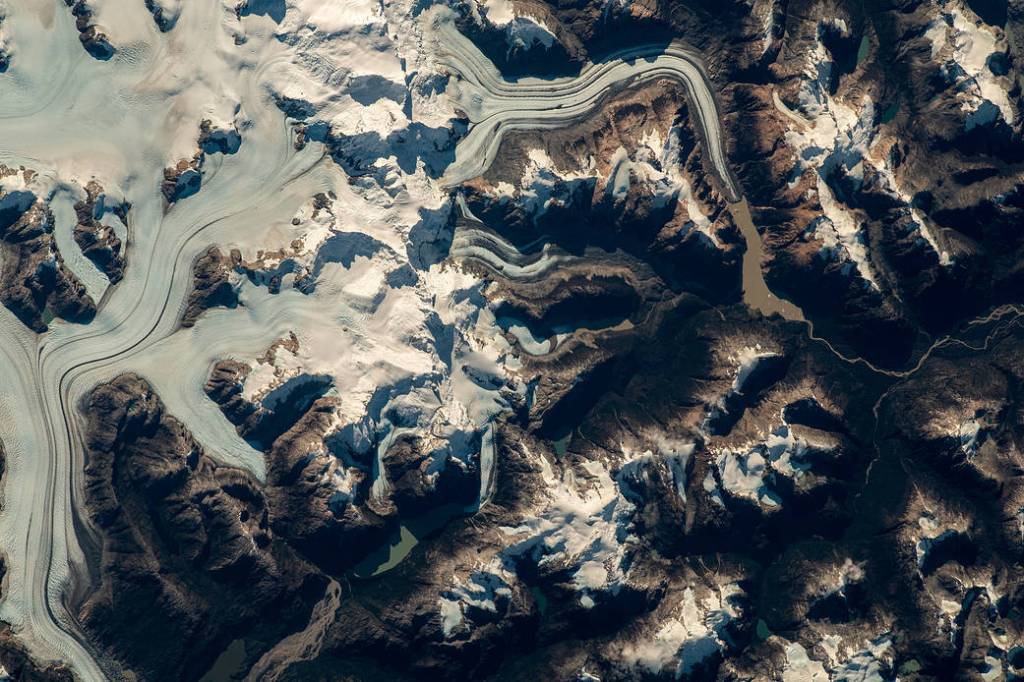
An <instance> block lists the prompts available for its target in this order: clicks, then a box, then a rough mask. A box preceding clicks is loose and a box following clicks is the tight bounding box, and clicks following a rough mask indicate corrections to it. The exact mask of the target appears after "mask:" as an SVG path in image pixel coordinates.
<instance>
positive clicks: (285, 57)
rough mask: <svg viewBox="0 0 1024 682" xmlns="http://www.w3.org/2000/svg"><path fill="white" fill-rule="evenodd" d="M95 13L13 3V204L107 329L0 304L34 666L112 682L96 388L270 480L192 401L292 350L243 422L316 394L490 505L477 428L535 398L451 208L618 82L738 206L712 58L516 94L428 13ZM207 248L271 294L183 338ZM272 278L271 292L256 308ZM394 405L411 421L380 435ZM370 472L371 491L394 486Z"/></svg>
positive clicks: (471, 242) (676, 60)
mask: <svg viewBox="0 0 1024 682" xmlns="http://www.w3.org/2000/svg"><path fill="white" fill-rule="evenodd" d="M87 4H88V7H89V9H90V10H91V14H90V15H89V18H88V21H89V24H90V25H91V26H93V27H95V28H97V29H98V31H99V32H100V33H101V34H102V37H103V40H104V41H105V44H106V47H104V45H103V44H99V45H95V46H93V49H91V50H89V49H86V48H87V47H88V45H84V44H83V41H82V40H81V39H80V34H81V32H80V28H79V27H78V26H76V17H75V16H74V15H73V14H72V12H71V11H70V9H69V8H68V7H67V6H66V5H65V3H64V2H62V1H60V0H5V1H4V3H3V4H0V14H2V15H3V20H2V23H0V44H2V45H3V48H4V50H5V51H6V52H7V53H8V54H9V55H10V66H9V68H8V69H7V70H6V72H3V73H0V164H3V165H4V166H6V167H7V169H9V170H11V171H12V172H11V173H8V174H4V175H3V177H2V179H0V189H2V190H3V195H0V197H8V196H14V195H18V196H26V195H24V194H23V193H26V192H27V193H30V195H31V196H32V197H33V198H34V200H37V201H39V202H41V204H45V205H46V206H48V207H49V209H50V211H52V215H53V233H54V244H55V247H54V248H55V252H54V254H51V256H50V258H51V259H56V258H57V257H58V255H57V254H59V257H60V258H61V259H62V261H63V263H64V266H66V268H67V269H68V270H69V271H70V272H71V273H72V274H73V275H74V276H75V277H76V278H77V279H78V281H80V282H81V283H82V285H83V286H84V288H85V292H86V293H87V295H88V297H89V298H90V299H91V300H92V301H93V302H94V303H95V304H96V313H95V316H94V317H93V318H92V319H91V320H88V321H87V322H83V321H77V322H69V321H65V320H62V319H60V318H59V317H57V318H54V319H48V320H46V322H47V329H46V331H44V332H37V331H34V330H32V329H30V328H29V327H28V326H26V325H25V324H24V323H23V321H21V320H19V319H18V317H17V316H16V315H15V314H14V313H13V312H11V311H10V310H8V309H7V308H3V307H0V376H2V377H3V378H4V379H3V389H2V390H0V440H2V443H3V446H4V450H5V452H6V457H7V472H6V485H5V487H4V490H3V507H2V511H0V549H2V551H3V553H4V555H5V557H6V564H7V568H8V574H7V576H6V585H5V590H4V596H3V600H2V602H0V619H2V620H4V621H6V622H8V623H10V624H11V626H12V627H13V629H14V631H15V633H16V635H17V636H18V637H19V638H20V639H21V640H22V641H23V642H24V643H25V644H26V645H27V646H28V647H29V649H30V651H31V652H32V653H33V654H34V655H35V656H37V657H38V658H39V659H40V660H59V661H64V662H66V663H68V664H69V665H70V666H72V668H73V669H74V672H75V673H76V674H78V675H79V676H80V677H81V678H82V679H83V680H99V679H104V678H105V673H104V670H103V668H102V667H101V665H100V664H99V663H98V662H97V657H96V656H95V655H94V652H92V651H91V650H90V646H89V645H88V644H87V643H86V638H85V637H84V636H83V635H82V634H81V633H80V632H79V631H78V629H77V626H76V623H75V622H74V620H73V619H72V618H71V617H70V616H69V615H68V612H67V610H66V608H65V604H66V603H67V602H68V600H69V599H70V598H72V596H73V595H74V591H75V590H76V589H82V586H83V585H87V584H88V575H87V566H86V562H85V556H84V551H83V549H82V548H83V546H85V544H86V543H85V540H86V539H87V536H88V534H89V533H90V528H89V521H88V519H87V518H86V516H85V515H84V514H82V513H81V512H80V509H79V508H78V505H79V504H80V500H81V499H82V496H83V492H82V483H83V481H82V478H83V476H82V462H83V459H82V458H83V443H82V430H83V419H82V416H81V414H80V411H79V406H80V404H81V402H82V400H83V398H84V397H85V396H86V395H87V394H88V393H89V391H90V390H91V389H92V388H93V387H94V386H95V385H97V384H98V383H100V382H103V381H106V380H109V379H111V378H113V377H115V376H117V375H119V374H121V373H125V372H135V373H137V374H139V375H140V376H142V377H143V378H145V379H146V380H147V381H148V382H149V383H150V384H151V385H152V387H153V389H154V390H155V391H156V392H157V393H158V395H159V396H160V398H161V399H162V400H163V401H164V403H165V404H166V406H167V409H168V411H169V412H170V413H171V414H173V415H175V416H176V417H177V418H178V419H180V420H181V421H182V422H183V423H184V424H185V425H186V426H187V427H188V429H189V430H190V431H191V432H192V433H193V434H194V435H195V437H196V439H197V440H198V441H199V442H200V443H202V444H203V445H204V447H205V448H206V450H207V452H208V453H210V454H211V455H212V456H214V457H216V458H218V459H219V460H220V461H222V462H223V463H225V464H229V465H232V466H237V467H241V468H244V469H246V470H248V471H250V472H252V473H253V474H254V475H256V476H257V477H261V476H263V475H264V463H263V459H262V454H261V453H260V452H258V451H257V450H255V449H254V448H253V446H252V445H251V444H249V443H248V442H247V441H246V440H244V439H243V438H242V437H240V436H239V435H238V434H237V433H236V431H235V428H234V426H233V425H232V424H231V423H230V422H229V421H228V420H227V419H226V418H225V417H224V415H223V414H222V413H221V411H220V409H219V408H218V406H217V405H216V404H215V403H214V402H213V401H211V400H210V399H208V398H207V397H206V395H205V394H204V391H203V387H204V384H205V382H206V380H207V377H208V376H209V372H210V369H211V367H212V365H213V364H214V363H215V362H218V361H220V360H224V359H235V360H238V361H241V362H244V363H248V364H250V365H254V364H255V363H256V359H257V358H260V357H262V356H263V355H264V354H265V353H266V352H267V349H268V348H270V347H271V346H272V344H274V343H275V341H278V340H279V339H282V338H286V337H288V336H289V334H294V336H295V338H296V339H297V346H298V350H297V351H295V352H293V353H278V354H277V355H276V356H275V359H274V360H273V361H272V362H270V363H264V365H263V366H261V369H260V371H254V372H253V373H252V374H251V375H250V376H249V378H248V379H247V385H246V388H245V390H246V391H247V394H248V395H249V396H250V397H252V398H253V399H254V400H260V399H262V398H264V397H267V396H269V395H271V394H272V392H273V390H274V389H275V388H277V387H279V386H280V385H282V384H283V383H284V382H287V381H291V380H295V379H300V378H301V377H304V376H327V377H330V380H331V383H332V385H333V386H334V387H335V388H334V389H332V390H334V391H335V392H336V394H337V398H338V401H339V402H338V404H339V407H338V410H337V414H336V415H335V420H336V424H337V429H338V430H339V431H344V432H345V433H347V434H350V437H351V438H352V439H353V441H354V442H357V443H362V444H364V445H366V444H370V443H380V445H378V446H377V449H378V456H379V454H380V453H382V452H383V450H384V449H385V448H386V444H387V443H388V442H389V440H390V438H393V437H394V436H395V435H396V434H398V433H400V432H401V430H402V429H418V430H420V431H422V432H428V433H430V434H432V435H433V436H436V437H437V438H439V439H441V440H444V439H449V440H450V441H451V442H453V443H456V442H457V443H462V442H478V443H482V445H481V446H479V447H482V448H483V449H484V450H487V451H486V452H482V453H463V454H465V456H470V455H473V456H477V455H478V454H479V457H480V461H481V467H480V468H481V471H482V474H481V479H482V480H481V491H480V504H484V503H486V499H487V495H488V494H489V485H490V469H491V467H492V465H493V456H494V454H493V444H492V439H491V437H490V435H489V434H490V431H489V426H488V425H489V423H490V422H491V420H492V419H494V417H495V416H496V415H498V414H500V413H502V412H503V411H505V410H508V409H510V407H509V403H508V396H507V394H506V393H503V392H502V391H501V390H499V388H501V387H508V386H511V387H512V389H511V390H512V391H513V392H516V391H518V392H522V391H523V390H524V387H523V386H522V385H521V382H519V380H518V379H517V377H516V373H515V368H516V361H515V358H514V356H513V353H512V349H511V347H510V346H509V344H508V342H507V341H506V340H505V338H504V337H503V335H502V334H501V333H499V331H498V328H497V326H496V319H495V315H494V313H493V312H492V311H491V310H490V309H489V308H488V307H487V304H486V301H485V300H484V298H483V297H482V295H481V291H482V289H483V287H484V286H485V283H484V282H483V281H481V280H480V279H479V278H478V277H477V276H474V275H471V274H468V273H467V272H464V271H462V270H461V269H459V268H457V267H452V265H451V262H450V253H449V247H450V245H451V244H452V243H453V242H452V237H451V235H450V234H447V236H446V233H447V232H448V231H450V230H451V229H452V228H451V225H452V224H453V223H454V222H455V221H454V220H451V218H452V217H453V215H452V212H453V211H459V210H460V209H459V208H458V206H457V198H458V185H459V184H460V183H462V182H464V181H466V180H468V179H471V178H473V177H475V176H478V175H480V174H481V173H482V172H483V171H485V170H486V168H487V166H488V165H489V164H490V163H491V162H492V161H493V159H494V157H495V155H496V153H497V149H498V145H499V143H500V140H501V137H502V135H503V134H505V133H506V132H508V131H513V130H523V129H546V128H553V127H559V126H566V125H569V124H571V123H573V122H574V121H578V120H579V119H580V118H581V117H584V116H586V115H587V114H588V112H590V111H592V110H593V109H594V108H595V107H596V106H598V105H599V103H600V102H601V101H602V98H605V97H607V96H608V95H609V94H610V93H613V92H615V91H616V90H617V89H620V88H622V87H624V86H625V85H626V84H630V83H635V82H637V81H638V80H639V81H641V82H642V81H643V80H644V79H655V78H665V77H670V78H674V79H677V80H679V81H680V82H682V83H683V84H684V85H685V87H686V89H687V91H688V92H689V95H690V98H691V100H692V104H693V105H694V106H693V107H692V110H693V111H694V112H695V116H696V118H697V119H698V120H699V127H700V130H701V132H702V137H703V138H704V140H705V141H706V144H707V146H708V149H709V152H710V153H709V156H710V159H711V161H712V163H713V164H714V165H715V167H716V169H717V170H718V173H719V175H720V177H721V178H722V180H723V185H724V186H725V187H726V188H727V190H726V191H727V193H729V194H731V196H730V197H729V198H730V199H731V200H738V199H739V191H738V189H737V188H736V185H735V182H734V181H733V180H732V175H731V173H730V172H729V170H728V168H727V167H726V164H725V154H724V151H723V144H722V141H721V133H720V129H719V124H718V113H717V110H716V105H715V102H714V99H713V98H712V96H711V92H710V90H709V87H708V84H707V80H706V76H705V75H704V73H703V70H702V67H701V61H700V57H699V55H697V54H695V53H693V52H692V51H691V50H689V49H688V48H685V47H683V46H681V45H672V46H670V47H669V48H668V49H667V50H664V51H659V52H655V51H654V49H653V48H649V47H648V48H639V49H638V50H637V51H635V52H634V53H629V54H618V55H614V56H613V57H612V58H610V59H608V60H606V61H604V62H602V63H600V64H594V65H591V66H589V67H587V68H586V69H584V70H583V71H582V72H581V73H580V75H579V76H578V77H575V78H561V79H554V80H543V81H542V80H539V79H525V80H521V81H511V80H506V79H504V78H503V77H502V76H501V75H500V73H499V72H498V70H497V69H496V68H495V67H494V66H493V65H492V64H491V63H490V62H489V61H488V60H487V58H486V57H484V55H483V54H482V53H481V52H480V51H479V50H478V49H477V48H476V47H475V46H474V45H473V43H472V42H471V41H469V40H468V39H466V38H464V37H463V36H461V34H459V33H458V31H457V29H456V28H455V26H454V24H453V22H452V19H451V11H450V10H449V9H447V8H446V7H443V6H436V7H430V3H429V2H428V3H422V2H421V3H417V2H413V1H412V0H398V1H395V2H386V3H377V2H371V1H370V0H341V1H339V2H332V3H327V2H321V1H320V0H289V1H288V2H287V4H285V3H284V2H281V3H280V5H281V7H286V9H287V11H286V12H280V13H279V12H276V11H274V10H273V9H265V10H263V11H257V10H255V9H254V10H253V11H245V12H240V11H237V9H236V7H235V4H234V3H233V2H231V1H228V0H211V1H209V2H183V1H181V0H157V2H155V3H153V6H154V7H156V8H159V10H160V12H159V13H155V12H153V11H151V10H150V9H149V8H147V3H145V2H143V0H90V1H89V2H88V3H87ZM253 5H254V6H255V5H260V6H261V7H262V6H263V5H266V6H267V7H271V8H272V7H276V6H277V3H253ZM466 119H468V122H467V121H466ZM204 130H205V131H207V133H208V132H209V131H214V132H215V135H213V136H211V135H208V134H207V135H206V137H205V138H204V136H203V135H204V132H203V131H204ZM217 136H219V138H218V137H217ZM300 138H301V139H300ZM216 139H222V140H229V143H226V144H222V145H219V146H218V145H217V144H211V140H216ZM232 141H233V142H232ZM181 162H184V166H185V167H186V168H185V170H184V171H183V172H182V173H181V175H180V176H179V177H178V178H175V177H173V175H172V176H168V174H167V169H175V168H177V169H178V170H181V167H182V166H181ZM13 171H16V172H13ZM169 177H170V180H168V178H169ZM184 180H187V181H188V183H187V185H186V184H183V183H184ZM90 182H95V183H98V185H99V186H101V187H102V188H103V193H104V197H105V200H106V201H107V203H109V204H111V205H113V204H115V203H116V204H120V205H124V206H127V207H130V208H128V209H127V212H126V218H127V220H126V221H121V220H120V218H118V217H117V216H116V215H114V213H113V212H107V213H105V214H104V216H103V217H102V219H101V222H104V221H105V224H106V225H107V226H108V227H109V228H110V230H111V231H112V232H113V234H115V235H116V236H117V237H118V238H119V239H120V240H121V242H122V244H123V255H124V262H125V265H124V272H123V278H122V279H121V280H120V281H118V282H116V283H114V282H112V281H110V279H109V278H108V275H106V274H104V272H103V271H101V270H100V269H99V268H98V267H97V265H96V264H95V263H94V262H93V261H91V260H89V259H88V258H85V257H84V256H83V254H82V253H81V251H80V250H79V247H78V245H77V244H76V243H75V240H74V239H73V238H72V235H71V228H72V224H73V223H74V220H75V215H74V208H73V207H74V204H75V203H76V202H78V201H81V200H82V199H83V197H85V196H86V193H87V189H86V188H87V186H88V185H89V183H90ZM168 182H170V183H171V189H172V190H173V191H171V192H168V191H165V190H166V185H167V183H168ZM178 189H180V190H181V191H176V190H178ZM318 196H321V197H329V201H328V203H329V210H322V204H323V202H324V201H325V200H323V199H317V197H318ZM0 201H3V199H0ZM211 246H216V247H218V248H219V249H220V250H221V251H222V252H224V253H228V252H230V251H231V250H237V252H238V254H239V255H240V257H241V258H242V259H244V261H245V262H247V263H252V264H255V265H253V266H252V268H253V270H254V271H256V272H257V275H258V276H253V277H248V278H246V277H240V276H234V280H233V284H234V286H235V287H236V290H237V293H238V298H239V305H237V306H236V307H233V308H214V309H210V310H207V311H205V312H204V313H203V315H202V316H201V317H200V318H199V319H198V321H197V322H196V323H195V325H194V326H190V327H186V326H183V325H182V324H181V319H182V313H183V310H184V306H185V303H186V300H187V299H188V296H189V292H190V289H191V287H192V286H193V281H192V280H193V263H195V261H196V260H197V259H198V258H199V257H200V256H201V255H202V254H203V253H204V252H206V251H207V249H209V248H210V247H211ZM454 249H456V250H457V251H458V250H460V249H461V250H462V251H469V252H472V253H476V254H483V257H485V258H486V259H488V262H491V263H492V264H493V265H495V266H496V267H504V268H508V269H510V270H512V271H530V270H531V269H533V270H542V269H544V268H548V267H557V266H558V264H559V262H560V261H559V260H558V259H559V258H562V256H559V255H558V254H546V255H545V256H544V257H543V259H542V260H541V261H539V262H529V263H528V262H525V261H523V259H522V258H521V257H520V255H519V254H517V253H515V251H514V249H513V248H512V247H511V245H509V244H506V243H501V242H500V240H499V239H497V238H493V237H486V236H485V235H484V234H483V233H481V234H479V235H474V234H473V233H471V232H470V233H463V234H461V235H458V236H457V237H456V239H455V240H454ZM274 277H277V278H278V279H279V283H280V286H279V291H278V290H277V289H276V288H274V287H270V286H268V285H267V283H266V282H267V281H268V280H270V279H272V278H274ZM300 280H301V283H302V285H301V286H297V284H298V283H299V282H300ZM442 334H443V335H445V339H446V341H445V342H443V343H442V341H441V336H442ZM488 378H491V379H493V380H488ZM382 406H384V407H382ZM387 407H401V408H402V410H403V413H404V414H407V415H409V414H411V415H413V417H411V418H409V419H407V420H406V421H405V422H403V424H402V425H397V424H392V423H390V421H389V418H388V417H387V416H386V415H388V414H390V411H389V410H388V409H386V408H387ZM458 433H463V434H464V433H475V434H481V435H483V436H484V437H483V438H478V439H476V440H475V441H474V440H472V439H452V438H451V436H452V435H453V434H458ZM366 446H367V447H369V446H368V445H366ZM453 447H455V446H454V445H453ZM380 471H381V467H379V466H378V467H376V468H375V475H376V476H377V479H375V480H374V491H375V493H377V494H383V492H384V491H385V490H386V488H387V485H388V481H387V480H386V477H384V476H383V475H382V474H381V473H380Z"/></svg>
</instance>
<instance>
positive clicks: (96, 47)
mask: <svg viewBox="0 0 1024 682" xmlns="http://www.w3.org/2000/svg"><path fill="white" fill-rule="evenodd" d="M64 4H66V5H67V6H68V8H69V9H70V10H71V14H72V15H74V17H75V28H77V29H78V39H79V40H80V41H81V43H82V47H83V48H85V51H86V52H88V53H89V56H91V57H92V58H93V59H98V60H100V61H108V60H109V59H110V58H111V57H113V56H114V55H115V54H116V53H117V50H116V49H115V48H114V46H113V45H111V44H110V40H109V39H108V38H107V36H106V34H105V33H103V31H102V30H100V29H99V28H97V27H96V26H95V25H93V24H92V18H93V8H92V6H91V4H90V3H89V2H88V0H64Z"/></svg>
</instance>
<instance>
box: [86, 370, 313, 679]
mask: <svg viewBox="0 0 1024 682" xmlns="http://www.w3.org/2000/svg"><path fill="white" fill-rule="evenodd" d="M84 408H85V412H86V415H87V418H88V423H87V432H86V438H87V463H86V469H85V475H86V499H85V505H86V509H87V510H88V513H89V517H90V519H91V522H92V523H93V524H94V526H95V528H96V530H97V531H98V532H99V534H100V537H101V539H102V544H101V553H100V557H99V564H98V566H97V569H98V576H97V577H98V581H99V582H98V585H97V589H96V590H95V591H94V592H93V593H92V594H90V595H89V596H88V597H87V598H86V599H85V601H84V602H83V603H82V604H80V605H79V606H78V617H79V618H80V619H81V621H82V622H83V624H85V626H86V627H87V628H88V630H89V632H90V633H91V634H92V635H93V637H94V638H95V639H96V642H97V644H98V645H99V646H101V647H102V648H104V649H105V650H107V651H108V652H109V653H110V654H111V656H112V657H113V658H114V659H115V660H117V661H119V662H120V663H122V664H123V665H124V666H125V667H126V668H127V669H131V670H134V671H137V673H138V674H141V675H143V676H144V677H145V678H146V679H153V680H160V679H196V678H198V677H199V676H201V675H202V673H203V672H204V671H205V670H206V669H207V668H208V667H209V666H210V665H211V664H212V662H213V661H214V659H215V658H216V657H217V656H218V655H219V654H220V652H221V651H222V650H223V649H225V648H227V646H228V645H229V644H231V643H232V642H233V641H234V640H236V639H239V638H243V637H244V638H246V641H251V642H257V641H276V640H277V639H280V638H282V637H283V636H285V635H286V634H288V633H289V632H291V631H293V630H297V629H299V626H300V625H301V624H303V623H305V621H306V619H307V618H308V616H309V613H310V610H311V608H312V606H313V604H314V603H315V602H316V600H318V599H319V598H320V597H321V595H322V594H323V592H324V589H325V586H326V584H327V583H326V581H325V580H324V579H323V578H322V577H321V576H320V575H318V574H317V573H316V572H315V571H314V570H313V569H312V568H311V567H310V566H309V565H308V564H307V563H306V562H304V561H303V560H302V559H301V558H299V557H298V556H297V555H296V553H295V552H294V550H292V549H291V548H290V547H289V546H288V544H287V542H285V541H284V540H282V539H280V538H279V537H278V536H277V534H276V532H275V530H274V528H273V524H272V521H271V511H270V509H269V503H268V499H267V497H266V495H265V494H264V492H263V491H262V490H261V489H260V487H259V485H258V484H257V483H256V482H255V481H254V480H252V479H251V477H249V476H248V475H247V474H244V473H242V472H240V471H238V470H234V469H230V468H226V467H220V466H217V465H216V464H214V463H213V461H212V460H211V459H210V458H209V457H208V456H207V455H206V454H205V453H204V452H203V449H202V447H201V446H200V445H199V444H198V443H196V442H195V441H194V440H193V439H192V437H191V436H190V435H189V433H188V431H187V429H186V428H185V427H184V426H183V425H182V424H181V423H180V422H178V421H177V420H176V419H174V417H172V416H171V415H168V414H166V412H165V411H164V408H163V406H162V404H161V402H160V400H159V398H158V397H157V396H156V395H154V394H153V392H152V390H151V389H150V388H149V386H148V385H147V384H146V382H145V381H143V380H142V379H140V378H138V377H135V376H132V375H124V376H121V377H119V378H117V379H115V380H114V381H112V382H111V383H109V384H104V385H101V386H98V387H97V388H96V389H94V390H93V392H92V393H91V395H90V396H89V398H88V402H87V403H86V405H85V406H84ZM155 641H159V642H162V644H161V646H159V647H154V646H153V642H155ZM253 653H255V652H253Z"/></svg>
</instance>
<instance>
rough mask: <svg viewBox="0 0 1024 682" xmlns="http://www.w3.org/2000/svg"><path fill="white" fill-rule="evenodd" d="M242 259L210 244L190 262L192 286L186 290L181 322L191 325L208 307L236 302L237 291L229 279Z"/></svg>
mask: <svg viewBox="0 0 1024 682" xmlns="http://www.w3.org/2000/svg"><path fill="white" fill-rule="evenodd" d="M240 260H241V256H240V255H239V256H238V258H236V254H234V253H232V254H230V255H227V256H226V255H224V254H223V253H221V251H220V249H218V248H217V247H216V246H211V247H210V248H209V249H207V250H206V251H205V252H203V254H202V255H200V256H199V258H198V259H197V260H196V262H195V263H194V264H193V265H192V289H191V290H190V291H189V294H188V299H187V301H186V303H185V311H184V313H182V318H181V326H183V327H191V326H193V325H195V323H196V321H197V320H198V319H199V317H200V316H201V315H202V314H203V312H204V311H206V310H208V309H209V308H215V307H218V306H223V307H227V308H234V307H235V306H237V305H238V292H237V290H236V288H235V286H234V284H233V283H232V281H231V273H232V271H233V269H234V267H235V266H236V265H237V264H238V261H240Z"/></svg>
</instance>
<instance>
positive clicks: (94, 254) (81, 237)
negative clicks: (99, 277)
mask: <svg viewBox="0 0 1024 682" xmlns="http://www.w3.org/2000/svg"><path fill="white" fill-rule="evenodd" d="M85 194H86V196H85V199H84V200H82V201H79V202H76V203H75V217H76V223H75V228H74V232H73V233H72V234H73V235H74V238H75V242H76V243H77V244H78V247H79V248H80V249H82V253H83V254H84V255H85V257H86V258H88V259H89V260H91V261H92V262H93V263H95V264H96V267H97V268H99V269H100V270H101V271H102V272H103V274H105V275H106V276H107V278H108V279H109V280H110V283H111V284H117V283H118V282H120V281H121V278H122V277H123V276H124V267H125V256H124V253H122V248H123V244H122V243H121V239H120V238H119V237H118V236H117V233H116V232H115V231H114V228H113V227H111V226H110V225H104V224H103V223H102V222H100V218H102V217H103V215H104V213H106V212H108V211H109V212H110V213H112V214H113V215H115V216H117V218H118V219H119V220H120V221H121V222H122V224H125V225H127V224H128V210H129V208H130V207H129V206H128V205H126V204H123V203H122V204H115V205H111V206H108V205H106V204H107V198H106V196H105V195H104V193H103V187H102V186H101V185H100V184H99V183H98V182H96V181H92V182H90V183H89V184H87V185H86V186H85Z"/></svg>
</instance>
